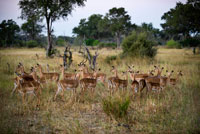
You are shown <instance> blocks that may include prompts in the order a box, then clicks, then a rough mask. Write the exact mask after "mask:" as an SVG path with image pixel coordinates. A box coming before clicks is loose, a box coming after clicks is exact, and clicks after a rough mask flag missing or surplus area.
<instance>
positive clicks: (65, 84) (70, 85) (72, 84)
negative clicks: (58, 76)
mask: <svg viewBox="0 0 200 134" xmlns="http://www.w3.org/2000/svg"><path fill="white" fill-rule="evenodd" d="M75 72H76V70H75ZM79 78H80V74H79V73H76V74H75V78H74V79H63V80H59V81H58V83H57V87H58V89H57V91H56V94H55V96H54V100H55V99H56V97H57V95H58V94H59V93H60V91H62V98H63V95H64V90H70V89H72V90H73V94H75V93H76V88H77V87H78V85H79Z"/></svg>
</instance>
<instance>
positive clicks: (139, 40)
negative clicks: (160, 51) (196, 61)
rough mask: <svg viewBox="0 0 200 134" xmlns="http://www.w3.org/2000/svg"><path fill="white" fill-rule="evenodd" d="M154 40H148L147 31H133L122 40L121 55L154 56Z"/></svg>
mask: <svg viewBox="0 0 200 134" xmlns="http://www.w3.org/2000/svg"><path fill="white" fill-rule="evenodd" d="M154 45H155V42H154V41H152V40H150V39H149V37H148V34H147V32H141V33H136V32H135V31H133V32H132V33H131V34H130V35H129V36H127V37H126V38H125V39H124V40H123V42H122V49H123V53H122V55H123V56H140V57H144V56H147V57H154V56H155V55H156V49H155V48H153V46H154Z"/></svg>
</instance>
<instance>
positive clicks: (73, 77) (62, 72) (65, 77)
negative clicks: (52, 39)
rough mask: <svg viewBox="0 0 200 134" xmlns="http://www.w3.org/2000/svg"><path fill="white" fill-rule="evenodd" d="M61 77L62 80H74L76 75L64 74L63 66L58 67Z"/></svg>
mask: <svg viewBox="0 0 200 134" xmlns="http://www.w3.org/2000/svg"><path fill="white" fill-rule="evenodd" d="M60 70H61V75H62V77H63V79H75V78H76V74H75V73H65V67H64V66H63V65H60Z"/></svg>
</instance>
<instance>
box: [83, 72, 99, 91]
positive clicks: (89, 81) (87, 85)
mask: <svg viewBox="0 0 200 134" xmlns="http://www.w3.org/2000/svg"><path fill="white" fill-rule="evenodd" d="M93 76H94V77H93V78H82V79H81V80H80V86H81V91H85V90H86V89H90V90H91V91H92V93H93V92H94V90H95V88H96V84H97V72H96V71H95V70H94V74H93Z"/></svg>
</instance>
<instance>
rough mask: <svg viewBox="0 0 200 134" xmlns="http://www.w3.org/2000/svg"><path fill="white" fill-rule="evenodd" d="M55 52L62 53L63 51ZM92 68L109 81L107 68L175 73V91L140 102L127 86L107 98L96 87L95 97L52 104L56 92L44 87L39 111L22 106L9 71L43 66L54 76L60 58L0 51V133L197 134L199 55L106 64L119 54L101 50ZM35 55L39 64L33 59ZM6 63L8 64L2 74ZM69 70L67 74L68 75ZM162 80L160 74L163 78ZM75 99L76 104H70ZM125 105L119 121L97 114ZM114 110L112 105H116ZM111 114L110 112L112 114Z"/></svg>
mask: <svg viewBox="0 0 200 134" xmlns="http://www.w3.org/2000/svg"><path fill="white" fill-rule="evenodd" d="M58 49H60V51H61V53H63V50H64V48H58ZM75 49H76V48H74V49H73V64H72V67H71V68H73V69H75V68H78V66H77V63H79V62H80V61H82V60H83V58H82V57H81V55H79V54H78V53H77V52H75V51H78V50H75ZM99 52H100V56H99V57H98V60H97V61H98V67H100V68H101V70H102V72H104V73H106V74H107V77H110V76H112V74H111V72H110V69H111V65H114V66H116V67H117V68H118V70H119V72H121V71H125V70H126V69H127V66H126V64H129V65H131V64H133V65H135V69H136V70H140V71H142V72H147V71H148V70H150V69H153V65H160V66H163V67H164V68H165V69H168V70H174V71H175V73H174V75H173V77H176V72H177V71H179V70H182V72H183V74H184V75H183V77H182V78H181V79H180V82H179V83H178V84H177V85H176V86H174V87H173V86H169V87H167V88H166V89H165V90H164V91H162V92H160V93H158V92H151V93H148V94H147V95H146V94H145V92H144V93H142V96H141V97H139V95H137V94H136V95H134V96H133V93H132V90H131V89H130V86H129V88H128V91H126V92H123V93H122V92H120V91H119V92H117V93H115V94H114V95H113V96H112V97H110V94H109V91H108V88H107V87H104V86H103V84H102V83H99V84H98V85H97V87H96V90H95V93H94V94H91V93H90V92H89V91H87V92H86V93H85V94H84V95H83V96H81V95H80V94H79V93H80V89H79V88H78V93H77V95H76V96H72V92H70V91H65V98H64V100H62V99H61V97H60V96H58V97H57V99H56V101H53V96H54V94H55V91H56V89H57V87H56V84H55V83H49V84H48V85H47V86H45V87H44V88H43V89H42V95H41V104H40V108H39V109H37V108H36V107H35V105H36V99H35V98H34V97H33V96H32V95H28V97H27V101H26V103H25V105H22V100H21V96H20V94H19V93H15V94H14V95H13V96H12V97H11V91H12V89H13V78H14V77H15V74H14V70H15V68H16V66H17V65H18V63H19V62H22V63H23V64H24V66H25V70H26V72H29V69H30V67H31V66H34V65H36V63H40V64H41V65H42V66H43V67H44V69H43V70H44V71H46V64H47V63H48V64H49V65H50V70H51V71H53V72H54V71H56V72H60V71H59V69H58V68H59V65H60V64H62V58H53V59H51V58H50V59H46V58H45V51H44V50H43V49H39V48H36V49H25V48H24V49H2V50H0V132H1V133H200V55H193V54H192V51H191V50H190V49H165V48H159V49H158V54H157V55H156V57H155V58H154V60H152V59H147V58H145V59H137V58H125V59H123V60H121V59H120V58H119V57H117V59H116V60H114V61H111V63H110V64H108V63H107V62H106V60H105V59H106V57H107V56H112V55H117V54H119V53H120V52H121V51H120V50H107V49H101V50H100V51H99ZM36 53H37V54H38V55H39V59H37V58H36V56H35V54H36ZM7 63H9V64H10V68H11V69H10V70H8V66H7ZM73 69H70V70H69V71H70V72H73ZM163 74H165V72H164V73H163ZM75 97H76V98H77V100H76V101H75ZM127 98H128V99H129V100H130V104H129V107H128V112H127V114H126V115H125V116H123V117H122V118H115V117H114V116H112V115H110V116H108V115H107V114H105V112H104V109H103V102H104V100H106V99H107V100H110V101H112V100H118V101H119V102H120V101H123V100H125V99H127ZM116 105H117V104H116ZM113 112H115V111H113Z"/></svg>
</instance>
